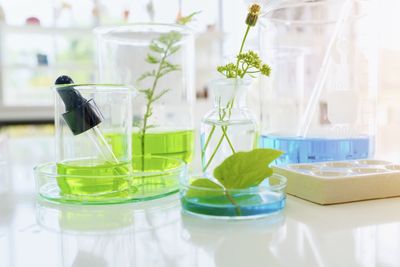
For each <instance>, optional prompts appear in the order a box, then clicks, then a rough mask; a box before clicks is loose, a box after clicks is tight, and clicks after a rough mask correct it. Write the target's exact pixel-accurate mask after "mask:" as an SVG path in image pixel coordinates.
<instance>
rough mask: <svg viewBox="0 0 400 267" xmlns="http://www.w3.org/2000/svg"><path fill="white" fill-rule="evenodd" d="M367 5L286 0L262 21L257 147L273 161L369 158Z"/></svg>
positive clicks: (373, 78) (371, 55)
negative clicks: (267, 72)
mask: <svg viewBox="0 0 400 267" xmlns="http://www.w3.org/2000/svg"><path fill="white" fill-rule="evenodd" d="M371 8H373V5H372V1H367V0H354V1H353V0H346V1H334V0H317V1H306V0H301V1H284V2H282V4H280V5H278V6H277V7H276V8H274V9H273V10H272V11H270V12H268V13H267V14H266V15H265V16H264V17H263V18H262V19H261V24H262V30H261V34H260V42H261V44H260V47H261V56H262V57H263V59H264V60H265V61H266V62H268V63H269V64H270V65H271V67H272V70H273V71H272V75H271V78H270V79H263V82H262V86H261V92H262V97H261V98H262V99H261V101H262V114H261V117H262V130H261V131H262V132H261V145H262V146H263V147H266V148H274V149H279V150H283V151H285V152H286V153H285V154H284V155H283V156H282V157H281V158H280V159H279V160H277V163H278V164H286V163H306V162H319V161H332V160H348V159H362V158H368V157H372V156H373V154H374V138H375V125H376V122H375V108H376V99H377V85H378V82H377V77H378V76H377V74H378V71H377V63H378V61H377V50H376V35H375V33H376V31H375V26H374V25H375V24H376V23H373V17H371V16H370V15H371V12H370V11H371Z"/></svg>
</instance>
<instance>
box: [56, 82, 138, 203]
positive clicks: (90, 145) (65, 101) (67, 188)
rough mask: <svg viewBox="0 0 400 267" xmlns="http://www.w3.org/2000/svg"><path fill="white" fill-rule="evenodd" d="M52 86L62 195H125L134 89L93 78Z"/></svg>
mask: <svg viewBox="0 0 400 267" xmlns="http://www.w3.org/2000/svg"><path fill="white" fill-rule="evenodd" d="M54 91H55V129H56V158H57V159H56V160H57V164H56V165H57V176H56V180H57V185H58V188H59V190H60V195H62V196H64V197H65V198H68V199H71V200H78V201H79V199H80V198H82V200H83V199H85V200H96V201H98V200H102V199H105V200H107V199H113V198H124V197H126V196H128V195H129V191H130V190H131V188H130V183H131V179H132V162H131V159H132V153H131V123H132V120H131V111H132V107H131V100H132V96H133V95H134V91H133V90H132V89H131V88H129V87H127V86H122V85H97V84H96V85H91V84H68V85H60V86H56V87H54Z"/></svg>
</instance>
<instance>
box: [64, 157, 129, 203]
mask: <svg viewBox="0 0 400 267" xmlns="http://www.w3.org/2000/svg"><path fill="white" fill-rule="evenodd" d="M130 170H131V163H130V162H125V163H109V162H104V161H103V162H100V161H99V160H94V159H87V160H74V161H64V162H60V163H58V164H57V173H58V174H59V175H60V176H61V175H63V176H61V177H58V178H57V184H58V186H59V188H60V191H61V194H62V195H73V196H85V198H93V200H95V199H96V200H101V199H102V198H104V199H106V198H110V197H126V195H127V194H128V189H129V187H130V183H131V177H130V175H129V173H130Z"/></svg>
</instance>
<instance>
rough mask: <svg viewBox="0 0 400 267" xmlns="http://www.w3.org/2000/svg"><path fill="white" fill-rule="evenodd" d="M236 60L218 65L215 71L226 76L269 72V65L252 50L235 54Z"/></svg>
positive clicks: (267, 73)
mask: <svg viewBox="0 0 400 267" xmlns="http://www.w3.org/2000/svg"><path fill="white" fill-rule="evenodd" d="M236 59H237V62H236V65H235V64H234V63H228V64H226V65H224V66H218V67H217V71H218V72H219V73H221V74H222V75H224V76H225V77H226V78H237V77H239V78H244V77H245V75H246V74H249V75H250V76H251V77H255V76H254V75H255V74H257V73H260V74H262V75H264V76H269V75H270V74H271V67H270V66H269V65H268V64H265V63H263V62H262V61H261V59H260V57H259V55H258V54H257V53H255V52H253V51H248V52H246V53H241V54H239V55H237V56H236Z"/></svg>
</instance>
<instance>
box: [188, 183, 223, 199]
mask: <svg viewBox="0 0 400 267" xmlns="http://www.w3.org/2000/svg"><path fill="white" fill-rule="evenodd" d="M223 190H224V189H223V188H222V187H221V186H220V185H218V184H216V183H214V182H213V181H211V180H210V179H207V178H199V179H197V180H194V181H193V182H192V183H191V184H190V188H189V190H188V191H186V195H185V196H186V197H190V198H192V197H216V196H223V195H224V191H223Z"/></svg>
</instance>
